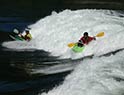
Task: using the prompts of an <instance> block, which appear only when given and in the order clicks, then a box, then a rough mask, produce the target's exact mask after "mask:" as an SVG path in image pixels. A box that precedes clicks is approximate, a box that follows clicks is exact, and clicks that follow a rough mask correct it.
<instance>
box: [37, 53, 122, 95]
mask: <svg viewBox="0 0 124 95" xmlns="http://www.w3.org/2000/svg"><path fill="white" fill-rule="evenodd" d="M123 80H124V51H123V52H119V53H118V54H116V55H115V56H113V55H112V56H109V57H101V58H99V57H94V58H93V59H86V60H84V61H81V62H80V65H78V66H77V67H76V68H75V69H74V71H73V72H72V73H71V74H70V75H68V76H67V77H66V78H65V80H64V82H63V83H62V84H61V85H59V86H58V87H55V88H54V89H53V90H50V91H49V92H48V93H42V94H39V95H122V94H123V93H124V81H123Z"/></svg>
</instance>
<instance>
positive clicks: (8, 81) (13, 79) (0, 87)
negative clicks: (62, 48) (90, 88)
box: [0, 33, 69, 95]
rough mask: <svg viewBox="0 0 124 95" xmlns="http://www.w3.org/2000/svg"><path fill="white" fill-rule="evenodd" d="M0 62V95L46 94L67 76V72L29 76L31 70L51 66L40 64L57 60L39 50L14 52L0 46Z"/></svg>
mask: <svg viewBox="0 0 124 95" xmlns="http://www.w3.org/2000/svg"><path fill="white" fill-rule="evenodd" d="M1 34H2V33H1ZM5 34H6V35H7V34H8V33H5ZM8 40H9V39H8ZM1 43H2V41H1ZM0 60H1V61H0V95H37V94H38V93H39V92H40V93H41V92H47V91H49V90H50V89H52V88H53V87H54V86H56V85H59V84H61V83H62V82H63V80H64V77H65V76H66V75H67V74H69V71H68V72H64V73H59V74H52V75H44V74H31V70H32V69H42V68H44V67H49V66H51V64H50V65H49V64H47V65H43V64H42V63H44V62H52V63H54V62H55V61H56V60H57V58H56V57H51V56H49V53H48V52H45V51H41V50H28V51H15V50H9V49H6V48H5V47H2V46H1V48H0Z"/></svg>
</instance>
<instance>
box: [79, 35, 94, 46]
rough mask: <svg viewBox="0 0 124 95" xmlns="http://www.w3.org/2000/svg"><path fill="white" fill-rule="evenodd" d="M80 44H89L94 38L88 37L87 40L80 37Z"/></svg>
mask: <svg viewBox="0 0 124 95" xmlns="http://www.w3.org/2000/svg"><path fill="white" fill-rule="evenodd" d="M80 40H81V42H82V43H83V44H86V45H87V44H88V43H89V42H91V41H92V40H95V37H90V36H88V37H87V38H85V37H82V38H81V39H80Z"/></svg>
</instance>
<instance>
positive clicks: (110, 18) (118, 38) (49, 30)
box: [2, 9, 124, 59]
mask: <svg viewBox="0 0 124 95" xmlns="http://www.w3.org/2000/svg"><path fill="white" fill-rule="evenodd" d="M119 16H120V14H119V13H117V12H116V11H111V10H88V9H87V10H76V11H71V10H64V11H62V12H60V13H56V12H52V14H51V15H50V16H47V17H45V18H43V19H41V20H39V21H37V22H36V23H35V24H33V25H30V26H28V27H29V28H31V34H32V36H33V39H32V41H30V42H21V41H20V42H19V41H14V42H13V41H11V42H4V43H3V44H2V45H3V46H5V47H7V48H16V49H17V48H18V49H25V48H28V49H32V48H33V49H42V50H45V51H47V52H50V53H51V55H53V56H60V58H72V59H74V58H80V57H84V56H89V55H96V56H97V55H102V54H105V53H107V52H110V51H112V50H113V51H114V50H116V49H119V48H123V47H124V44H122V43H123V40H124V36H123V31H124V27H123V26H124V18H123V17H119ZM121 16H122V15H121ZM85 31H87V32H89V35H91V36H95V35H96V34H97V33H99V32H100V31H104V32H105V36H104V37H101V38H97V40H96V41H94V42H92V43H90V44H89V45H88V46H86V48H85V49H84V51H83V53H80V54H75V53H73V52H72V51H71V49H70V48H68V47H67V44H68V43H70V42H77V41H78V40H79V39H80V37H81V36H82V35H83V33H84V32H85ZM118 42H119V43H121V44H118Z"/></svg>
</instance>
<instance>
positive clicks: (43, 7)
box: [0, 0, 124, 19]
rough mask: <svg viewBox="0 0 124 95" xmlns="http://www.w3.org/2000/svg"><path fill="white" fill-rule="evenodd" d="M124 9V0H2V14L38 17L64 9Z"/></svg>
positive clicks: (0, 8) (0, 10) (0, 7)
mask: <svg viewBox="0 0 124 95" xmlns="http://www.w3.org/2000/svg"><path fill="white" fill-rule="evenodd" d="M84 8H89V9H90V8H91V9H112V10H113V9H114V10H123V9H124V0H0V12H1V13H0V16H6V17H7V16H9V17H10V16H13V17H14V16H15V17H19V16H21V17H22V16H23V17H26V18H28V19H32V18H33V19H35V18H36V19H38V18H41V17H44V16H47V15H49V14H51V12H52V11H56V12H59V11H62V10H64V9H72V10H73V9H84Z"/></svg>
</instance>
